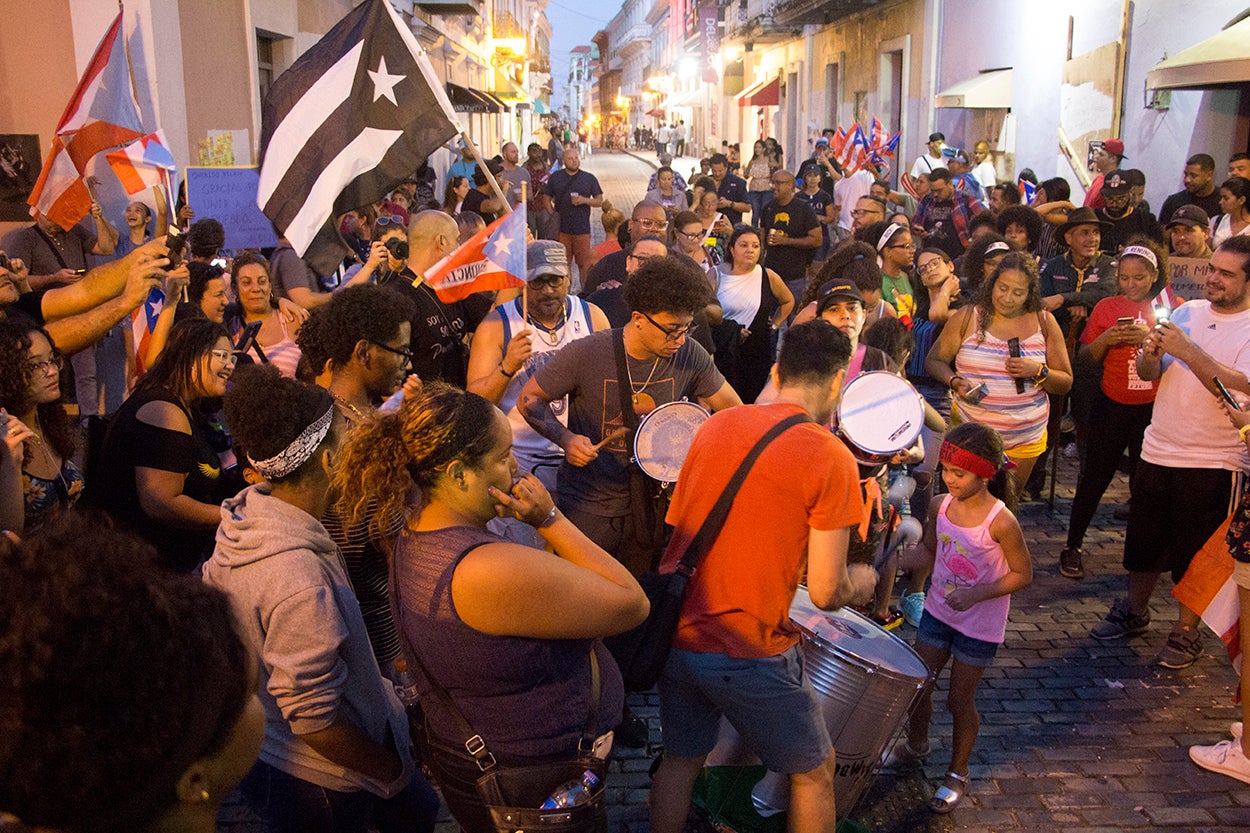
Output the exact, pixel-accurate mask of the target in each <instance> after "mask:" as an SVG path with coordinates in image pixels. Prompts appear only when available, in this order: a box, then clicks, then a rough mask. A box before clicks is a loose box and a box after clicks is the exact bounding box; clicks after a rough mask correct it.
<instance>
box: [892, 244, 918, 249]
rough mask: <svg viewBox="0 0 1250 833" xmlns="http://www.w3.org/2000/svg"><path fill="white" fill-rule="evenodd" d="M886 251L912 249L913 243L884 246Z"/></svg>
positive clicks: (914, 246) (914, 245)
mask: <svg viewBox="0 0 1250 833" xmlns="http://www.w3.org/2000/svg"><path fill="white" fill-rule="evenodd" d="M886 248H887V249H914V248H916V244H915V243H896V244H894V245H893V246H886Z"/></svg>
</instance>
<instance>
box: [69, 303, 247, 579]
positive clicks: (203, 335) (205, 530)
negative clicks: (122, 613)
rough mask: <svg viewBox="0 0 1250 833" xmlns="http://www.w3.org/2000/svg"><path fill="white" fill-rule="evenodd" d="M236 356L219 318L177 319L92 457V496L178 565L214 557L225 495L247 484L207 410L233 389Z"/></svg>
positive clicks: (191, 565) (169, 562)
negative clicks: (222, 451) (216, 437)
mask: <svg viewBox="0 0 1250 833" xmlns="http://www.w3.org/2000/svg"><path fill="white" fill-rule="evenodd" d="M236 361H237V360H236V358H235V355H234V352H233V345H232V344H231V343H230V337H229V335H227V334H226V328H225V327H223V326H222V325H221V324H216V323H214V322H212V321H209V320H208V319H206V318H191V319H188V320H186V321H180V322H178V323H177V324H175V325H174V327H173V329H172V330H171V331H170V334H169V342H168V344H166V346H165V350H164V351H163V352H162V353H161V357H160V359H159V360H158V361H157V362H156V364H155V365H154V366H153V367H152V368H151V369H150V370H148V372H147V373H145V374H144V375H143V376H142V377H141V378H140V380H139V382H138V384H137V385H136V386H135V389H134V391H133V392H132V393H131V394H130V396H129V398H127V399H126V401H125V402H124V403H122V406H121V408H120V409H119V410H118V412H117V414H116V415H115V416H114V417H113V420H112V423H111V424H110V425H109V429H108V433H107V434H106V435H105V437H104V443H103V447H102V448H101V450H100V454H99V460H98V462H92V463H91V464H89V466H88V475H89V480H88V489H87V494H88V498H89V502H90V503H91V504H92V505H94V506H96V507H98V508H101V509H104V510H105V511H107V512H108V513H109V514H111V515H112V516H113V517H114V518H115V519H116V520H117V521H118V523H119V524H121V525H122V526H124V527H127V528H129V529H131V530H132V531H134V532H136V533H138V534H139V535H140V536H141V537H143V538H145V539H146V540H147V541H148V542H149V543H151V544H152V545H153V546H154V547H156V550H157V552H158V553H160V556H161V560H162V562H163V563H164V564H165V565H166V566H167V567H170V568H171V569H174V570H180V571H183V572H189V571H191V570H194V569H195V568H196V567H197V566H199V564H200V562H202V561H203V560H204V559H205V558H207V557H208V554H209V553H210V552H211V551H212V547H213V535H214V532H215V531H216V529H217V524H218V523H219V522H220V520H221V502H222V501H223V500H224V499H226V498H227V497H230V496H231V495H233V494H234V493H235V492H237V491H238V489H239V487H240V486H241V485H242V482H241V481H240V480H239V479H238V475H237V473H236V472H234V471H233V470H232V469H229V468H227V467H226V465H225V464H224V463H223V462H222V459H221V458H220V457H219V456H218V454H217V452H216V451H214V449H213V445H212V441H211V440H212V438H211V434H210V433H209V431H208V429H207V427H206V425H205V420H204V419H203V414H204V412H205V411H206V410H207V409H208V408H209V407H211V405H212V404H215V403H216V402H217V401H218V400H219V399H220V397H222V396H224V395H225V393H226V383H227V382H228V381H229V380H230V375H231V373H233V372H234V366H235V363H236Z"/></svg>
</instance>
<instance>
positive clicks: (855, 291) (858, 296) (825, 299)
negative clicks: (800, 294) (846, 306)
mask: <svg viewBox="0 0 1250 833" xmlns="http://www.w3.org/2000/svg"><path fill="white" fill-rule="evenodd" d="M816 297H817V298H818V300H817V301H816V314H817V315H820V314H821V313H823V312H824V311H825V310H827V309H829V307H831V306H833V305H834V303H835V302H837V301H845V300H847V299H850V300H852V301H859V303H860V306H863V303H864V295H863V293H862V292H860V291H859V287H858V286H856V285H855V284H853V283H851V282H850V281H844V280H836V281H830V282H829V283H827V284H825V285H824V286H822V287H821V288H820V290H819V294H818V295H817V296H816Z"/></svg>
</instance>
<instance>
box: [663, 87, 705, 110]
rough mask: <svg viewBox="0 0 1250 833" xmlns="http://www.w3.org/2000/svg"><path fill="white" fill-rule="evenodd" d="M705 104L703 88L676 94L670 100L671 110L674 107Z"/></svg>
mask: <svg viewBox="0 0 1250 833" xmlns="http://www.w3.org/2000/svg"><path fill="white" fill-rule="evenodd" d="M702 103H703V88H702V87H695V88H694V89H693V90H687V91H686V92H684V93H674V94H673V96H672V97H671V98H670V99H669V100H668V106H669V109H672V108H674V107H693V106H695V105H696V104H702Z"/></svg>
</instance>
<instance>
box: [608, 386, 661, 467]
mask: <svg viewBox="0 0 1250 833" xmlns="http://www.w3.org/2000/svg"><path fill="white" fill-rule="evenodd" d="M616 384H617V382H616V379H604V380H603V412H602V414H601V415H600V418H599V436H600V437H601V438H602V437H606V436H608V435H609V434H611V433H612V432H613V431H618V429H621V428H624V427H625V420H624V419H622V417H621V405H620V402H621V395H620V393H618V392H617V389H616ZM644 393H645V394H646V395H647V396H650V397H651V399H653V400H654V402H655V407H657V408H658V407H659V406H660V405H665V404H667V403H669V402H676V401H677V400H678V399H679V398H680V397H678V396H677V379H676V378H674V377H672V376H669V377H667V378H664V379H652V380H651V381H650V382H649V383H647V384H645V385H643V386H642V387H641V388H637V389H634V393H633V395H634V396H641V395H642V394H644ZM638 416H639V419H640V420H641V418H642V417H643V416H645V414H639V415H638ZM618 433H619V431H618ZM604 448H606V449H607V450H608V451H615V452H616V453H617V454H628V453H629V448H628V447H627V446H626V444H625V436H624V434H621V435H620V436H618V437H616V438H615V439H613V440H612V441H611V442H609V443H608V444H607V445H606V446H604Z"/></svg>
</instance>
